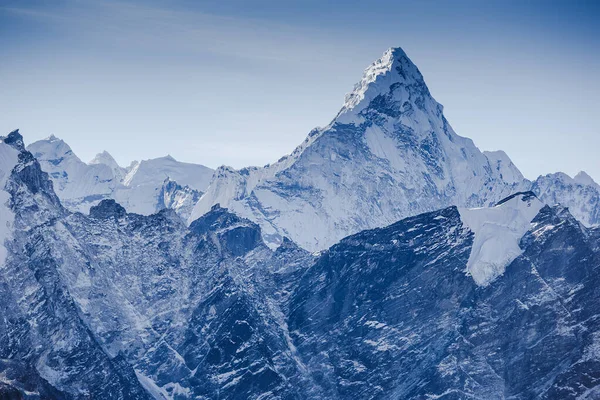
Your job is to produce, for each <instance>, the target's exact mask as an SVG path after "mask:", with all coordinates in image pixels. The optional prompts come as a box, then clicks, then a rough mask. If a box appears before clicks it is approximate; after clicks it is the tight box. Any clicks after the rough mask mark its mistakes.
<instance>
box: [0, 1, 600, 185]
mask: <svg viewBox="0 0 600 400" xmlns="http://www.w3.org/2000/svg"><path fill="white" fill-rule="evenodd" d="M351 3H353V7H347V8H344V7H340V6H336V5H335V4H320V3H319V2H316V1H305V2H302V4H293V5H291V6H290V4H286V5H285V6H283V5H278V4H277V3H276V2H274V1H259V2H254V3H253V6H250V5H247V4H245V3H244V2H237V1H234V2H228V3H227V4H221V3H217V2H187V1H176V2H171V3H168V4H167V3H165V2H163V1H151V2H146V3H144V4H142V3H141V2H136V1H131V2H119V1H91V2H84V3H82V2H75V1H70V0H67V1H60V2H54V3H48V2H43V1H27V2H18V1H7V2H5V3H3V4H4V5H2V6H0V45H1V46H2V47H3V49H4V50H5V51H4V55H5V57H4V60H3V63H2V64H0V77H1V79H0V93H3V96H2V97H1V99H2V100H0V110H2V111H0V135H6V134H7V133H8V132H10V131H12V130H14V129H16V128H19V129H20V131H21V133H22V134H23V135H24V137H25V140H26V142H27V143H31V142H33V141H36V140H39V139H42V138H44V137H47V136H49V135H51V134H54V135H56V136H57V137H59V138H61V139H63V140H65V141H66V142H67V143H68V144H69V145H70V146H71V147H72V149H73V151H74V152H75V153H76V154H77V155H78V156H79V157H80V158H81V159H82V160H84V161H89V160H91V159H92V158H93V157H94V155H95V154H97V153H100V152H101V151H103V150H106V151H108V152H109V153H110V154H111V155H113V156H114V157H115V159H116V160H117V161H118V162H119V164H121V165H123V166H126V165H128V164H129V163H130V162H131V161H132V160H134V159H136V160H141V159H149V158H155V157H160V156H164V155H167V154H170V155H171V156H173V157H174V158H176V159H177V160H180V161H185V162H193V163H199V164H204V165H207V166H209V167H211V168H216V167H218V166H219V165H222V164H225V165H231V166H233V167H235V168H241V167H244V166H248V165H264V164H267V163H272V162H275V161H276V160H277V159H279V158H280V157H281V156H283V155H284V154H289V153H290V152H291V151H292V150H293V149H294V148H295V147H296V146H297V145H298V144H300V143H301V142H302V141H303V140H304V138H305V137H306V135H307V134H308V132H309V131H310V130H311V129H312V128H314V127H316V126H325V125H327V124H328V123H329V122H330V121H331V119H333V117H334V116H335V114H336V113H337V111H338V110H339V108H340V107H341V105H342V104H343V100H344V94H345V93H348V92H349V91H350V90H351V89H352V87H353V85H354V84H355V83H356V82H358V80H359V79H360V77H361V75H362V71H363V70H364V68H366V67H367V66H368V65H369V64H370V63H371V62H372V61H374V60H375V59H377V58H378V57H379V56H381V54H382V53H383V52H384V51H385V50H386V49H387V48H389V47H402V48H403V49H404V50H405V51H406V52H407V54H408V55H409V57H410V58H411V59H412V61H413V62H414V63H415V64H416V65H417V66H418V67H419V69H420V70H421V72H422V73H423V75H424V77H425V81H426V82H427V84H428V86H429V89H430V91H431V93H432V94H433V96H434V97H435V98H436V100H437V101H438V102H440V103H441V104H443V105H444V109H445V115H446V117H447V119H448V120H449V122H450V124H451V125H452V126H453V128H454V130H455V131H456V132H457V133H458V134H459V135H461V136H465V137H469V138H471V139H473V140H474V142H475V144H476V145H477V146H478V147H479V148H480V149H481V150H504V151H505V152H506V153H507V154H508V155H509V157H511V159H512V160H513V162H514V163H515V164H516V165H517V167H519V169H520V170H521V172H522V173H523V174H524V175H525V176H526V177H527V178H529V179H535V178H536V177H537V176H538V175H542V174H547V173H552V172H557V171H562V172H565V173H567V174H569V175H570V176H574V175H575V174H576V173H577V172H579V171H580V170H584V171H586V172H587V173H589V174H590V175H591V176H592V177H593V178H594V179H595V180H596V181H599V182H600V162H599V161H598V158H597V156H596V149H597V148H599V146H600V134H599V133H600V132H599V130H598V128H597V125H596V123H595V122H596V121H595V118H594V116H595V112H596V111H597V110H598V108H599V106H600V101H599V100H598V95H597V93H598V90H599V89H600V77H599V76H598V73H597V71H598V70H600V68H599V67H600V52H599V51H598V50H600V46H599V42H600V35H599V33H600V32H599V31H600V28H599V27H598V24H597V23H596V20H597V17H598V16H600V13H599V8H600V7H599V6H598V5H597V4H596V3H594V2H584V1H582V2H578V3H577V4H575V5H572V4H570V3H569V2H553V3H552V4H550V3H548V2H542V1H534V2H530V3H528V4H526V5H525V4H520V3H519V2H502V3H500V2H489V3H486V4H485V5H481V4H478V3H477V2H475V1H461V2H459V3H456V4H454V5H453V6H445V7H440V6H436V5H435V4H433V3H429V2H428V3H422V4H420V5H418V6H416V5H414V4H412V5H408V4H399V3H397V2H394V3H392V2H388V1H376V2H374V3H372V4H371V5H369V6H367V5H365V4H361V3H359V2H356V4H354V2H351Z"/></svg>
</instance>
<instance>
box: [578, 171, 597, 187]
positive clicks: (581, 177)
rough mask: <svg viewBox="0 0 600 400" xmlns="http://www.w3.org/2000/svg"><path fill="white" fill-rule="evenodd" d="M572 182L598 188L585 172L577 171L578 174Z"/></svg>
mask: <svg viewBox="0 0 600 400" xmlns="http://www.w3.org/2000/svg"><path fill="white" fill-rule="evenodd" d="M573 180H574V181H575V182H577V183H580V184H582V185H589V186H596V187H599V186H598V183H596V181H595V180H594V179H593V178H592V177H591V176H589V175H588V174H587V173H586V172H585V171H579V173H578V174H577V175H575V177H574V178H573Z"/></svg>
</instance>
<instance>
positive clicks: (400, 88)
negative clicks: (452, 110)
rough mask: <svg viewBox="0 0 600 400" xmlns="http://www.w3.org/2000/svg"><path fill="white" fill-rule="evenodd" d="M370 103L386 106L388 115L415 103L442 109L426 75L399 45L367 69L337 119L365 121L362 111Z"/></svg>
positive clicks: (344, 121)
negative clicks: (432, 93)
mask: <svg viewBox="0 0 600 400" xmlns="http://www.w3.org/2000/svg"><path fill="white" fill-rule="evenodd" d="M427 103H430V104H427ZM370 106H373V107H374V108H375V109H378V111H382V108H385V109H387V110H386V111H388V112H387V114H388V115H390V116H395V117H398V116H399V115H400V113H401V112H402V111H406V112H407V111H409V109H412V108H413V107H415V106H416V107H417V108H420V109H423V110H425V109H426V108H432V111H434V112H436V113H438V109H439V110H440V111H441V105H439V104H438V103H437V102H435V100H433V98H431V95H430V94H429V90H428V89H427V86H426V85H425V81H424V80H423V75H421V72H420V71H419V69H418V68H417V66H416V65H415V64H414V63H413V62H412V61H411V60H410V58H408V56H407V55H406V53H405V52H404V51H403V50H402V49H401V48H399V47H398V48H390V49H388V50H387V51H386V52H385V53H384V54H383V56H382V57H381V58H379V59H378V60H376V61H375V62H374V63H372V64H371V65H370V66H369V67H368V68H367V69H366V70H365V71H364V73H363V77H362V79H361V80H360V81H359V82H358V83H357V84H356V85H355V86H354V90H353V91H352V92H350V93H349V94H347V95H346V98H345V102H344V105H343V107H342V109H341V110H340V112H339V114H338V116H337V118H336V120H337V122H339V123H362V122H363V119H361V118H359V114H360V113H361V112H364V111H365V109H368V108H369V107H370Z"/></svg>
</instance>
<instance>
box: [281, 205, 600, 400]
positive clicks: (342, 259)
mask: <svg viewBox="0 0 600 400" xmlns="http://www.w3.org/2000/svg"><path fill="white" fill-rule="evenodd" d="M592 232H593V231H590V230H588V229H586V228H584V227H583V226H581V225H580V224H579V223H578V222H577V221H576V220H575V219H574V218H573V217H572V216H571V215H570V214H569V213H568V212H567V211H566V210H565V209H563V208H560V207H554V208H550V207H548V206H545V207H544V208H542V209H541V211H540V212H539V213H538V215H537V216H536V217H535V219H534V220H533V222H532V223H531V224H530V227H529V230H528V232H527V233H526V234H525V236H524V237H523V238H522V240H521V242H520V246H521V249H522V254H521V255H519V256H518V257H517V258H516V259H515V260H514V261H513V262H512V263H510V264H509V265H508V266H507V267H506V270H505V272H504V273H503V275H501V276H498V277H496V278H495V280H493V281H492V282H491V283H490V284H488V285H485V286H481V285H478V284H477V282H476V281H475V280H474V279H473V278H472V277H471V276H470V275H469V274H468V273H467V272H468V271H467V268H466V265H467V263H468V259H469V257H470V254H471V252H472V251H473V247H472V246H473V242H474V234H473V232H471V231H470V230H469V229H468V228H466V226H465V225H463V223H462V220H461V215H460V213H459V212H458V210H457V209H456V208H454V207H452V208H447V209H444V210H441V211H436V212H433V213H429V214H423V215H419V216H417V217H412V218H409V219H406V220H403V221H401V222H398V223H396V224H393V225H391V226H389V227H386V228H382V229H376V230H372V231H366V232H361V233H359V234H357V235H354V236H351V237H349V238H346V239H344V240H342V241H341V242H340V243H339V244H337V245H335V246H333V247H332V248H331V249H329V250H328V251H326V252H325V253H324V254H323V255H322V256H321V257H320V258H319V259H318V260H317V262H316V263H315V264H314V265H313V267H311V268H310V269H309V270H308V271H307V272H306V273H305V274H304V276H303V277H302V279H301V281H300V283H299V284H298V289H297V290H296V291H295V293H294V295H293V296H292V299H291V304H290V307H289V309H290V310H291V312H290V316H289V322H288V325H289V328H290V331H291V335H292V338H293V340H294V343H296V348H297V351H298V352H299V354H301V355H302V361H303V363H304V364H305V366H306V368H307V369H308V370H309V371H311V374H312V377H313V379H314V381H315V382H316V384H317V386H318V387H319V390H322V392H320V395H321V396H323V397H325V398H340V399H345V398H348V399H349V398H365V399H370V398H394V399H397V398H401V399H409V398H415V399H416V398H419V399H420V398H448V399H462V398H485V399H504V398H515V399H530V398H548V399H551V398H596V397H597V396H599V395H600V391H599V390H600V386H599V379H600V362H599V361H600V354H598V352H597V349H598V332H599V326H598V318H597V317H598V307H597V302H598V300H599V298H598V297H599V296H600V293H599V292H598V290H597V289H596V284H595V283H594V282H597V281H598V279H599V278H600V277H599V276H598V274H599V273H600V270H599V269H598V268H597V266H598V265H599V262H600V259H599V258H598V257H599V253H598V250H597V249H598V247H597V246H598V242H597V239H592V238H591V236H593V235H592V234H591V233H592ZM475 236H476V235H475Z"/></svg>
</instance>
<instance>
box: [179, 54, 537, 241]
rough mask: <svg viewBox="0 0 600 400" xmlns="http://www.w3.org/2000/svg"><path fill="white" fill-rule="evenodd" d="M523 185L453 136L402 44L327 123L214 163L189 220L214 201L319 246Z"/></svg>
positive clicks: (491, 198)
mask: <svg viewBox="0 0 600 400" xmlns="http://www.w3.org/2000/svg"><path fill="white" fill-rule="evenodd" d="M528 188H529V182H527V181H525V180H524V179H523V177H522V175H521V174H520V172H519V171H518V169H517V168H516V167H515V166H514V165H513V164H512V162H511V161H510V159H509V158H508V157H507V156H506V154H504V153H500V152H497V153H490V154H489V155H488V156H486V155H484V154H483V153H482V152H481V151H480V150H479V149H478V148H477V147H476V146H475V144H474V143H473V141H472V140H470V139H468V138H464V137H461V136H459V135H457V134H456V133H455V132H454V131H453V129H452V127H451V126H450V124H449V123H448V121H447V120H446V119H445V117H444V115H443V109H442V106H441V105H440V104H438V103H437V102H436V101H435V99H434V98H433V97H432V96H431V93H430V92H429V89H428V88H427V86H426V84H425V81H424V79H423V76H422V75H421V73H420V72H419V70H418V69H417V67H416V66H415V65H414V64H413V63H412V62H411V61H410V59H409V58H408V57H407V56H406V54H405V53H404V51H402V50H401V49H390V50H388V51H386V52H385V53H384V55H383V56H382V57H381V58H380V59H379V60H377V61H376V62H374V63H373V64H372V65H371V66H369V67H368V68H367V70H366V71H365V73H364V75H363V78H362V80H361V81H360V82H359V83H358V84H357V85H356V87H355V89H354V91H353V92H352V93H351V94H350V95H348V96H347V98H346V103H345V104H344V106H343V108H342V110H341V111H340V112H339V114H338V115H337V116H336V117H335V118H334V119H333V121H332V122H331V123H330V124H329V125H328V126H326V127H325V128H322V129H315V130H313V131H311V132H310V133H309V134H308V136H307V138H306V139H305V140H304V141H303V142H302V143H301V144H300V145H299V146H298V147H297V148H296V149H295V150H294V151H293V152H292V153H291V154H290V155H289V156H287V157H283V158H281V159H280V160H279V161H277V162H276V163H273V164H270V165H267V166H265V167H263V168H246V169H242V170H234V169H231V168H227V167H222V168H219V169H218V170H217V171H216V173H215V175H214V179H213V180H212V182H211V185H210V187H209V188H208V189H207V190H206V193H205V194H204V195H203V196H202V198H200V200H199V201H198V204H197V205H196V207H194V210H193V212H192V216H191V218H190V220H189V221H190V222H191V221H193V220H194V219H196V218H198V217H199V216H201V215H202V214H204V213H206V212H208V211H209V210H210V207H211V206H212V205H213V204H215V203H220V204H222V205H223V206H225V207H227V208H229V209H230V210H232V211H233V212H235V213H238V214H239V215H241V216H243V217H246V218H248V219H250V220H252V221H255V222H257V223H259V225H260V226H261V229H262V232H263V235H264V238H265V240H266V241H267V242H268V243H269V245H271V246H274V247H276V246H277V245H279V244H280V242H281V238H282V237H283V236H288V237H290V238H291V239H292V240H293V241H294V242H295V243H297V244H299V245H300V246H301V247H303V248H305V249H307V250H309V251H318V250H323V249H324V248H326V247H328V246H330V245H332V244H333V243H335V242H337V241H338V240H340V239H341V238H343V237H345V236H348V235H349V234H352V233H355V232H358V231H361V230H363V229H368V228H375V227H380V226H385V225H388V224H391V223H393V222H396V221H398V220H399V219H401V218H404V217H407V216H410V215H416V214H419V213H422V212H426V211H432V210H435V209H439V208H443V207H447V206H449V205H453V204H454V205H459V206H462V207H479V206H484V205H491V204H494V203H495V202H496V201H498V200H499V199H502V198H504V197H505V196H507V195H509V194H510V193H514V192H516V191H520V190H526V189H528Z"/></svg>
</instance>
